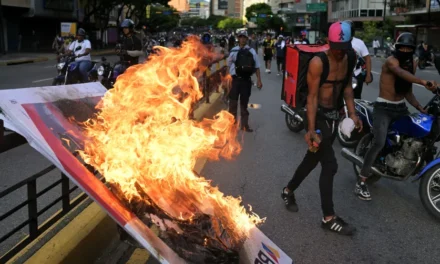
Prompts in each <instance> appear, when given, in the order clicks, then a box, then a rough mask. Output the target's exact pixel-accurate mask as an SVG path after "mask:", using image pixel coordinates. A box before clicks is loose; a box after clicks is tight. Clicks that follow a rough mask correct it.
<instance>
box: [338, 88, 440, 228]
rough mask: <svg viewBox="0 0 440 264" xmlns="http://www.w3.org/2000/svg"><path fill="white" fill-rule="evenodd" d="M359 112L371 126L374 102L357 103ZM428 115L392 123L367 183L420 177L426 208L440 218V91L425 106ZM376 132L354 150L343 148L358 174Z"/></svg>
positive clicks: (420, 192) (361, 141) (413, 115)
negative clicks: (439, 149) (382, 179)
mask: <svg viewBox="0 0 440 264" xmlns="http://www.w3.org/2000/svg"><path fill="white" fill-rule="evenodd" d="M355 106H356V111H357V113H358V115H359V116H360V117H361V119H362V120H363V122H364V127H367V128H371V127H372V124H373V122H374V120H373V119H372V117H373V103H371V102H368V101H365V100H357V101H356V102H355ZM425 109H426V110H427V111H428V114H422V113H413V114H409V115H407V116H404V117H402V118H401V119H399V120H397V121H395V122H394V123H392V124H391V125H390V128H389V130H388V135H387V140H386V143H385V146H384V148H383V149H382V151H381V152H380V154H379V155H378V157H377V159H376V160H375V163H374V164H373V167H372V174H373V175H371V176H370V177H369V178H368V180H367V183H370V184H371V183H374V182H376V181H378V180H379V179H380V178H388V179H392V180H397V181H404V180H407V179H408V178H410V177H412V178H413V182H415V181H418V180H420V185H419V195H420V199H421V201H422V204H423V206H424V207H425V209H426V210H427V211H428V212H429V213H430V214H431V215H433V216H434V217H435V218H437V219H439V220H440V158H439V155H440V153H438V152H437V147H436V146H434V144H435V143H436V142H438V141H440V137H439V136H440V118H438V117H439V116H440V90H438V91H437V93H436V94H435V95H434V97H433V98H432V99H431V101H429V103H428V104H427V105H426V106H425ZM372 139H373V134H372V133H368V134H366V135H365V136H363V137H362V138H361V139H360V140H359V143H358V144H357V145H356V147H355V148H354V152H353V151H350V150H348V149H346V148H343V149H342V152H341V154H342V156H343V157H344V158H346V159H348V160H349V161H351V162H353V166H354V171H355V174H356V177H357V176H358V175H359V172H360V169H361V167H362V165H363V163H364V156H365V154H366V153H367V150H368V149H369V148H370V147H371V144H372Z"/></svg>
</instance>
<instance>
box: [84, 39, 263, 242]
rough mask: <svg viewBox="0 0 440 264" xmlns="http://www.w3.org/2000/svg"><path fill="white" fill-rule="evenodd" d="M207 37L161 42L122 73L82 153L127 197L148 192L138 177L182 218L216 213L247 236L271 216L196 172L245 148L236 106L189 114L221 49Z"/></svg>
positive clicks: (89, 127)
mask: <svg viewBox="0 0 440 264" xmlns="http://www.w3.org/2000/svg"><path fill="white" fill-rule="evenodd" d="M199 43H200V41H197V40H196V39H190V40H189V41H187V42H185V43H184V44H183V46H182V47H181V48H180V49H169V48H165V47H157V48H158V49H159V54H158V55H157V56H153V57H151V58H150V59H149V60H148V61H147V62H146V63H145V64H140V65H135V66H132V67H130V68H129V69H128V70H127V71H126V73H124V74H123V75H121V76H120V77H118V80H117V82H116V84H115V88H114V89H112V90H110V91H108V92H107V93H106V94H105V96H104V97H103V99H102V101H101V102H100V104H99V105H98V108H99V110H100V111H99V113H98V114H97V116H96V117H94V118H93V119H90V120H88V121H87V122H86V124H85V134H86V136H87V137H88V141H87V143H86V144H85V148H84V151H81V152H80V154H81V156H82V158H83V159H84V161H85V162H87V163H89V164H91V165H93V166H94V167H95V168H96V169H97V170H98V171H99V172H100V173H101V174H102V175H103V176H104V177H105V178H106V180H107V181H109V182H111V183H117V184H118V185H119V186H120V188H121V191H122V192H123V194H124V195H125V197H126V198H127V199H129V200H130V199H133V198H140V195H139V193H138V191H137V189H136V188H135V183H137V184H138V186H141V188H142V191H143V192H145V193H147V194H148V196H149V197H150V198H151V199H152V200H153V201H154V202H155V203H156V204H157V205H158V206H160V207H161V208H162V210H164V211H165V212H167V213H168V214H169V215H171V216H173V217H175V218H176V219H185V220H189V221H192V217H193V216H194V214H195V213H196V212H197V211H199V212H200V211H201V212H203V213H205V214H209V215H215V216H216V217H218V219H221V224H222V226H223V227H224V228H225V229H226V230H228V231H230V232H229V233H231V237H232V238H233V239H236V241H239V240H242V239H243V238H244V237H245V236H247V235H248V234H249V231H250V229H251V228H253V227H254V226H255V225H256V224H258V223H261V222H262V221H264V219H260V217H259V216H258V215H256V214H254V213H251V212H250V211H249V212H250V213H248V212H247V211H246V209H245V208H244V207H243V206H242V205H241V198H240V197H238V198H234V197H232V196H225V195H224V194H223V193H222V192H220V191H219V189H218V188H217V187H213V186H211V183H210V181H209V180H206V179H205V178H203V177H201V176H198V175H196V174H195V173H194V172H193V168H194V166H195V164H196V160H197V159H198V158H203V157H207V158H209V159H212V160H218V159H219V158H220V157H224V158H228V159H231V158H233V157H234V156H236V155H238V154H239V153H240V151H241V146H240V144H239V143H238V141H237V139H236V138H237V137H236V136H237V127H236V126H235V125H234V122H235V120H234V117H233V116H232V115H231V114H229V113H228V112H225V111H222V112H220V113H219V114H218V115H217V116H216V118H215V119H213V120H211V119H204V120H202V121H201V122H196V121H193V120H191V119H190V118H189V117H188V116H189V114H190V112H191V107H192V105H194V103H196V102H197V101H198V100H199V99H200V98H201V97H202V96H203V94H202V91H201V89H200V87H199V83H198V77H199V76H201V75H200V72H203V70H204V69H206V66H207V64H208V63H207V61H209V59H213V58H214V56H215V55H214V54H212V53H210V52H209V51H208V50H207V49H206V48H204V46H203V45H201V44H199ZM207 59H208V60H207ZM227 79H228V77H227V78H226V80H227ZM225 176H226V175H225Z"/></svg>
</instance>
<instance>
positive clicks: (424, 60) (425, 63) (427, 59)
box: [416, 47, 436, 70]
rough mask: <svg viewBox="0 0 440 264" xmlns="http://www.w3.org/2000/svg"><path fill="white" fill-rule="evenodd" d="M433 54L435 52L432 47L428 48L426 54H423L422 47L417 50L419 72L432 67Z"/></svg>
mask: <svg viewBox="0 0 440 264" xmlns="http://www.w3.org/2000/svg"><path fill="white" fill-rule="evenodd" d="M435 52H436V50H434V49H433V48H432V47H429V48H428V51H427V52H424V50H423V48H422V47H418V48H417V50H416V57H417V66H418V67H419V69H420V70H424V69H425V68H426V67H429V66H433V63H434V53H435ZM422 54H423V55H422Z"/></svg>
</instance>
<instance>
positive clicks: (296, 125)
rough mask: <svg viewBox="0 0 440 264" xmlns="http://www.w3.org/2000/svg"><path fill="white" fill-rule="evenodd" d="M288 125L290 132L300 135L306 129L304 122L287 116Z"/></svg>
mask: <svg viewBox="0 0 440 264" xmlns="http://www.w3.org/2000/svg"><path fill="white" fill-rule="evenodd" d="M285 120H286V125H287V127H288V128H289V129H290V131H292V132H295V133H298V132H300V131H301V130H303V129H304V122H300V121H297V120H296V119H295V118H293V116H291V115H289V114H286V116H285Z"/></svg>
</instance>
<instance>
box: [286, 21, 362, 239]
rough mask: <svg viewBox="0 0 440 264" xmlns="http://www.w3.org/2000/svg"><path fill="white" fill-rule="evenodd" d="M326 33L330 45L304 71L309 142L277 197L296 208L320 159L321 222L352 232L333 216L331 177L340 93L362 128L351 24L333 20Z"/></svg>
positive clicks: (337, 230) (329, 227)
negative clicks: (355, 92) (355, 89)
mask: <svg viewBox="0 0 440 264" xmlns="http://www.w3.org/2000/svg"><path fill="white" fill-rule="evenodd" d="M328 35H329V45H330V49H329V50H328V51H326V52H325V53H318V54H317V56H315V57H314V58H312V60H311V61H310V63H309V67H308V72H307V86H308V95H307V118H306V121H307V122H306V127H307V128H308V130H307V133H306V136H305V140H306V142H307V144H308V145H309V150H308V151H307V153H306V155H305V157H304V159H303V160H302V162H301V163H300V165H299V166H298V168H297V169H296V171H295V174H294V175H293V178H292V179H291V180H290V182H289V183H288V184H287V186H286V187H284V189H283V190H282V192H281V198H283V200H284V202H285V205H286V208H287V209H288V210H290V211H293V212H297V211H298V206H297V204H296V200H295V195H294V192H295V190H296V189H297V188H298V187H299V186H300V184H301V182H302V181H303V180H304V179H305V178H306V177H307V176H308V175H309V174H310V172H311V171H312V170H313V169H314V168H315V167H316V166H317V165H318V163H321V166H322V171H321V175H320V178H319V190H320V192H321V208H322V212H323V218H322V223H321V226H322V228H324V229H327V230H330V231H332V232H335V233H337V234H341V235H352V234H353V233H354V231H355V230H356V229H355V228H354V227H352V226H351V225H349V224H348V223H346V222H345V221H344V220H342V218H340V217H338V216H336V214H335V211H334V208H333V178H334V176H335V174H336V172H337V170H338V164H337V161H336V158H335V152H334V150H333V146H332V145H333V141H334V139H335V134H336V133H335V132H336V130H337V127H338V125H337V122H338V120H339V109H340V106H341V105H342V104H341V101H342V97H343V98H344V99H345V102H346V105H347V109H348V113H349V115H350V118H351V119H352V120H353V121H354V123H355V124H356V125H357V126H358V127H359V130H361V129H362V122H361V121H360V120H359V119H358V117H357V115H356V112H355V108H354V98H353V88H352V85H351V75H352V72H353V67H354V63H355V55H354V52H350V51H351V49H352V46H351V28H350V25H349V24H348V23H346V22H336V23H333V24H332V25H331V26H330V29H329V34H328ZM324 69H328V76H327V78H326V79H325V80H321V75H322V73H323V70H324ZM323 78H325V77H323ZM318 130H320V131H318ZM317 134H320V136H318V135H317ZM318 137H320V138H321V142H320V144H319V148H318V149H317V150H316V149H315V150H316V151H315V150H313V149H312V147H314V144H313V143H314V142H313V141H314V139H316V138H318ZM315 144H316V143H315ZM315 147H316V146H315Z"/></svg>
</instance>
